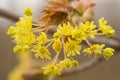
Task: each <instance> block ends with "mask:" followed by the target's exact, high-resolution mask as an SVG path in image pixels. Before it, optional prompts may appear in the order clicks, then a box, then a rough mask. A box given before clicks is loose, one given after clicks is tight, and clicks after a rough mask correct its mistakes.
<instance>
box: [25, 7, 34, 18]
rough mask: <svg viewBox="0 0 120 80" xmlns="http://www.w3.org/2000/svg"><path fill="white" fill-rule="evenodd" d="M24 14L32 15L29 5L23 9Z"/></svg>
mask: <svg viewBox="0 0 120 80" xmlns="http://www.w3.org/2000/svg"><path fill="white" fill-rule="evenodd" d="M24 14H25V15H27V16H31V15H32V10H31V8H30V7H27V8H26V9H25V10H24Z"/></svg>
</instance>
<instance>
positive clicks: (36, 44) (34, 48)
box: [7, 8, 115, 76]
mask: <svg viewBox="0 0 120 80" xmlns="http://www.w3.org/2000/svg"><path fill="white" fill-rule="evenodd" d="M24 13H25V16H24V17H22V18H20V20H19V21H18V22H17V23H16V26H11V27H10V28H9V29H8V31H7V34H8V35H11V36H12V37H13V38H14V42H15V43H16V46H15V47H14V49H13V50H14V52H15V53H19V52H28V51H31V52H33V53H35V57H36V58H40V59H51V53H50V51H49V49H48V47H51V46H52V49H53V50H54V52H56V53H57V54H56V56H55V58H53V63H52V64H49V65H47V66H45V67H42V69H43V70H44V74H45V75H48V74H52V75H54V76H55V75H60V74H61V71H62V70H63V69H65V68H72V67H76V66H77V65H78V62H77V61H76V60H74V59H73V56H76V55H77V54H78V55H80V51H81V50H82V49H81V48H82V44H81V42H82V41H86V42H87V43H88V45H89V48H86V49H83V52H85V53H87V54H88V55H89V56H91V55H92V54H95V56H100V55H103V56H104V58H105V59H109V58H110V57H111V56H112V55H113V52H114V49H112V48H109V47H108V48H106V47H105V45H104V44H101V45H100V44H91V43H90V42H89V41H88V38H92V39H94V38H95V36H96V35H98V34H99V35H100V34H102V35H106V36H107V37H112V36H113V35H114V33H115V31H114V30H113V29H112V27H111V26H109V25H107V21H106V20H104V18H102V19H100V20H99V26H100V27H99V28H98V29H97V28H96V25H95V24H94V22H85V23H81V24H80V25H79V26H73V25H72V24H71V23H70V22H67V23H63V24H60V25H59V27H58V29H57V31H56V32H55V33H54V34H53V38H52V39H49V38H48V37H47V34H46V33H45V32H42V31H41V30H42V29H43V30H44V29H45V28H46V27H45V28H44V27H42V29H41V28H40V27H39V28H38V29H41V30H40V31H41V32H39V34H35V33H34V32H32V31H33V28H32V10H31V9H30V8H27V9H26V10H25V11H24ZM38 31H39V30H38ZM61 51H63V54H62V53H61V55H64V59H63V60H61V61H59V62H58V60H57V59H58V56H59V54H60V52H61Z"/></svg>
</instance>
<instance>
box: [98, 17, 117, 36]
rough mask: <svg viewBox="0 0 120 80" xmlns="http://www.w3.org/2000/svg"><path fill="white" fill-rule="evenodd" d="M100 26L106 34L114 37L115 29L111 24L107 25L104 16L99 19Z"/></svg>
mask: <svg viewBox="0 0 120 80" xmlns="http://www.w3.org/2000/svg"><path fill="white" fill-rule="evenodd" d="M99 26H100V30H101V31H102V33H103V34H104V35H106V36H107V37H112V36H113V35H114V33H115V30H114V29H112V27H111V26H109V25H107V21H106V20H104V18H101V19H100V20H99Z"/></svg>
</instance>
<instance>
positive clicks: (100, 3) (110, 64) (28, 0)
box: [0, 0, 120, 80]
mask: <svg viewBox="0 0 120 80" xmlns="http://www.w3.org/2000/svg"><path fill="white" fill-rule="evenodd" d="M93 1H95V3H96V6H95V8H94V11H95V16H94V19H95V20H98V19H100V18H101V17H104V18H105V19H107V20H108V22H109V24H110V25H111V26H113V28H114V29H115V30H116V36H117V38H118V39H119V40H120V0H93ZM47 5H48V4H47V3H46V2H45V0H0V9H4V10H7V11H9V12H11V13H14V14H16V15H18V16H23V10H24V9H25V8H26V7H28V6H29V7H31V8H32V9H33V15H34V18H35V19H39V18H40V16H41V14H40V10H42V8H43V7H44V6H47ZM14 24H15V22H13V21H12V20H9V19H6V18H4V17H2V16H0V80H7V76H8V74H9V72H10V71H11V70H13V69H14V67H15V65H17V59H16V57H15V54H13V52H12V48H13V46H14V44H13V43H12V39H11V38H10V36H7V35H6V31H7V29H8V28H9V26H10V25H14ZM101 40H102V39H101ZM116 53H119V52H116ZM73 79H74V80H120V54H117V55H116V56H114V57H112V58H110V59H109V60H108V61H105V62H102V63H100V64H98V65H96V66H94V67H92V68H90V69H88V70H85V71H82V72H79V73H75V74H72V75H67V76H62V77H58V78H57V79H56V80H73Z"/></svg>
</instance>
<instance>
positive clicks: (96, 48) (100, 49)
mask: <svg viewBox="0 0 120 80" xmlns="http://www.w3.org/2000/svg"><path fill="white" fill-rule="evenodd" d="M104 47H105V45H104V44H101V45H99V44H94V45H92V46H90V48H86V49H84V51H83V52H85V53H87V54H88V55H89V56H91V55H92V54H93V53H94V54H95V56H100V55H101V54H102V55H103V56H104V58H105V59H107V60H108V59H109V58H110V57H111V56H112V55H113V52H114V49H112V48H104Z"/></svg>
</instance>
